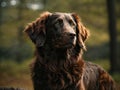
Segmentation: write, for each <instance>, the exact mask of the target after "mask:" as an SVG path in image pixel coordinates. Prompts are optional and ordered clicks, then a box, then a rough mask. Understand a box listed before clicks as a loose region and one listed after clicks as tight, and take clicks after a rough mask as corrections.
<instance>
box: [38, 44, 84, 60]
mask: <svg viewBox="0 0 120 90" xmlns="http://www.w3.org/2000/svg"><path fill="white" fill-rule="evenodd" d="M36 48H37V49H36V50H37V51H36V53H37V55H38V56H40V57H42V58H43V59H44V61H48V62H56V61H57V62H58V61H63V62H64V61H66V60H71V59H73V58H74V61H77V60H80V59H82V49H81V48H80V47H79V46H77V45H76V46H75V47H74V48H54V47H50V46H43V47H36Z"/></svg>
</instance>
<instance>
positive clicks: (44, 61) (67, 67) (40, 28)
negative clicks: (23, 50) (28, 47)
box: [25, 12, 115, 90]
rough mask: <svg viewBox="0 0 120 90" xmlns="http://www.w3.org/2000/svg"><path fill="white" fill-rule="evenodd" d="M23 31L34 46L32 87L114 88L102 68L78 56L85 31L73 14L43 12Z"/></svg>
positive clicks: (36, 89)
mask: <svg viewBox="0 0 120 90" xmlns="http://www.w3.org/2000/svg"><path fill="white" fill-rule="evenodd" d="M25 32H26V34H27V35H28V36H29V38H30V39H31V40H32V42H33V43H34V45H35V47H36V53H35V56H36V59H35V60H34V62H33V63H32V64H31V66H32V75H31V76H32V81H33V86H34V90H115V84H114V81H113V79H112V78H111V76H110V75H109V74H108V73H107V72H106V71H105V70H104V69H103V68H102V67H100V66H98V65H96V64H93V63H91V62H86V61H84V60H83V58H82V54H83V51H85V50H86V46H85V41H86V39H87V38H88V36H89V30H88V29H87V28H86V27H85V26H84V25H83V24H82V22H81V20H80V18H79V16H78V15H77V14H75V13H62V12H55V13H50V12H44V13H42V14H41V15H40V17H39V18H37V19H36V20H35V21H33V22H32V23H30V24H28V26H27V27H26V28H25Z"/></svg>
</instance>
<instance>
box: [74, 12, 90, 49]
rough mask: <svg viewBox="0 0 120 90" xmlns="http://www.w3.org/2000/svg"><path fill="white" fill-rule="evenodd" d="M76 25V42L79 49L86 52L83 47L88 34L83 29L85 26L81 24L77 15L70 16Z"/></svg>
mask: <svg viewBox="0 0 120 90" xmlns="http://www.w3.org/2000/svg"><path fill="white" fill-rule="evenodd" d="M72 16H73V18H74V20H75V22H76V24H77V39H78V40H77V41H78V44H79V46H80V47H81V48H83V49H84V50H86V46H85V43H84V42H85V40H86V39H87V38H88V36H89V32H88V30H87V29H86V28H85V26H84V25H83V24H82V22H81V20H80V18H79V16H78V15H77V14H74V13H73V14H72Z"/></svg>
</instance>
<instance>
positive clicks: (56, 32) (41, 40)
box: [25, 12, 88, 49]
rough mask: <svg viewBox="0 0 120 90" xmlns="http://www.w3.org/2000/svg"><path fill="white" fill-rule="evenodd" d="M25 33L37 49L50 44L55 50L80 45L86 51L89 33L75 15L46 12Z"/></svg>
mask: <svg viewBox="0 0 120 90" xmlns="http://www.w3.org/2000/svg"><path fill="white" fill-rule="evenodd" d="M25 32H26V33H27V34H28V36H29V37H30V39H31V40H32V41H33V42H34V43H35V45H36V46H37V47H41V46H44V45H45V44H48V43H49V44H50V45H51V46H53V47H55V48H71V47H73V46H75V45H76V44H78V45H79V46H80V47H81V48H83V49H85V45H84V41H85V40H86V39H87V37H88V31H87V29H86V28H85V27H84V26H83V24H82V23H81V21H80V18H79V17H78V15H76V14H74V13H59V12H56V13H50V12H44V13H43V14H41V16H40V17H39V18H38V19H36V20H35V21H34V22H32V23H30V24H29V25H28V26H27V27H26V28H25Z"/></svg>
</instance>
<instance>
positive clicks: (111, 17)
mask: <svg viewBox="0 0 120 90" xmlns="http://www.w3.org/2000/svg"><path fill="white" fill-rule="evenodd" d="M114 5H115V4H114V0H107V10H108V29H109V37H110V65H111V67H110V72H111V73H115V72H117V71H118V70H119V68H120V65H118V64H119V63H118V60H117V30H116V18H115V17H116V15H115V6H114Z"/></svg>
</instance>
